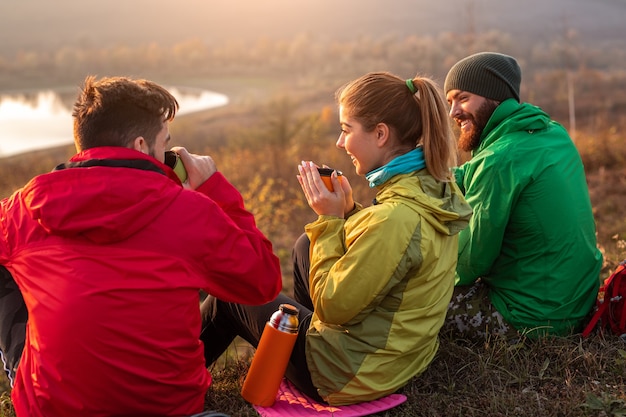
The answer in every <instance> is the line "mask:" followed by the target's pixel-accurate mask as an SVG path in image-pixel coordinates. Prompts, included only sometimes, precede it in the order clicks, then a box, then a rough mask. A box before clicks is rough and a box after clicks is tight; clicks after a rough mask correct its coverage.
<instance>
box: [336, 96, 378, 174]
mask: <svg viewBox="0 0 626 417" xmlns="http://www.w3.org/2000/svg"><path fill="white" fill-rule="evenodd" d="M339 123H340V125H341V134H340V135H339V139H337V147H338V148H339V149H343V150H345V151H346V153H347V154H348V156H349V157H350V159H352V163H353V164H354V166H355V168H356V173H357V174H358V175H361V176H364V175H365V174H367V173H368V172H370V171H373V170H375V169H376V168H380V167H381V166H383V165H384V163H383V162H382V160H383V153H382V151H381V149H380V147H379V146H378V144H377V138H378V136H377V133H376V130H373V131H372V132H366V131H365V129H364V128H363V125H362V124H361V123H359V122H358V121H357V120H356V119H354V118H352V117H350V116H349V113H348V111H347V109H346V108H345V107H344V106H339Z"/></svg>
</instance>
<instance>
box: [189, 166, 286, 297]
mask: <svg viewBox="0 0 626 417" xmlns="http://www.w3.org/2000/svg"><path fill="white" fill-rule="evenodd" d="M197 191H198V192H200V193H202V194H204V195H206V196H207V197H209V198H210V199H211V200H212V201H213V202H214V203H216V204H217V206H219V208H220V209H221V212H223V213H224V215H225V216H227V217H228V218H229V219H230V221H224V222H219V223H221V224H220V226H219V227H220V228H222V230H221V234H222V236H223V240H222V241H221V242H220V249H219V250H215V251H214V252H213V253H212V258H213V260H214V262H212V265H211V269H212V270H211V273H212V275H213V276H214V277H216V276H220V277H222V279H221V280H219V281H220V282H221V284H222V285H219V286H216V287H213V288H208V289H207V291H208V292H209V293H211V294H213V295H215V296H216V297H217V298H220V299H222V300H224V301H228V302H238V303H245V304H264V303H266V302H269V301H271V300H273V299H274V298H276V296H277V295H278V294H279V293H280V291H281V289H282V275H281V271H280V262H279V259H278V257H277V256H276V255H275V254H274V252H273V248H272V243H271V242H270V241H269V239H267V237H265V235H264V234H263V233H262V232H261V231H260V230H259V229H258V228H257V226H256V222H255V220H254V216H253V214H252V213H250V212H249V211H247V210H246V209H245V208H244V203H243V198H242V197H241V194H240V193H239V191H237V189H236V188H235V187H234V186H233V185H232V184H230V183H229V182H228V181H227V180H226V178H225V177H224V176H223V175H222V174H221V173H219V172H216V173H215V174H213V175H212V176H211V177H210V178H209V179H208V180H207V181H206V182H204V183H203V184H202V185H201V186H200V187H198V189H197ZM215 223H218V222H215ZM246 253H247V254H248V255H244V256H235V255H241V254H246ZM215 257H218V258H219V257H221V258H222V259H215ZM236 275H239V277H238V279H232V277H234V276H236ZM252 288H254V290H252Z"/></svg>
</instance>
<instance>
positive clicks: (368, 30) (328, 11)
mask: <svg viewBox="0 0 626 417" xmlns="http://www.w3.org/2000/svg"><path fill="white" fill-rule="evenodd" d="M624 17H626V0H523V1H518V0H445V1H437V0H387V1H382V0H263V1H256V0H254V1H253V0H89V1H85V0H54V1H50V0H2V1H1V2H0V52H2V51H3V50H4V51H6V50H7V49H10V48H17V47H21V46H23V45H24V46H28V47H34V46H41V45H46V44H57V45H58V44H71V43H77V42H81V43H83V44H99V43H101V42H108V43H114V44H118V43H127V44H132V43H145V42H149V41H157V42H176V41H179V40H184V39H190V38H192V37H197V38H200V39H203V40H215V41H221V40H224V39H229V38H230V39H232V38H236V39H254V38H259V37H279V38H290V37H292V36H294V35H295V34H297V33H302V32H308V33H311V34H316V35H319V36H327V37H329V38H343V39H345V38H357V37H359V36H372V37H376V36H382V35H384V34H398V35H403V36H404V35H407V34H417V35H423V34H434V33H439V32H442V31H455V32H465V31H467V30H469V29H470V28H471V27H474V28H475V29H476V30H477V31H483V30H490V29H498V30H504V31H507V32H510V33H512V34H514V35H516V36H528V37H543V38H545V37H546V36H553V35H554V34H558V33H563V32H564V29H565V27H566V26H568V27H570V28H573V29H575V30H576V31H577V32H579V33H580V34H581V37H582V38H583V40H584V38H591V37H595V38H603V39H604V38H605V39H610V38H614V39H624V38H626V25H625V24H624V23H623V19H624Z"/></svg>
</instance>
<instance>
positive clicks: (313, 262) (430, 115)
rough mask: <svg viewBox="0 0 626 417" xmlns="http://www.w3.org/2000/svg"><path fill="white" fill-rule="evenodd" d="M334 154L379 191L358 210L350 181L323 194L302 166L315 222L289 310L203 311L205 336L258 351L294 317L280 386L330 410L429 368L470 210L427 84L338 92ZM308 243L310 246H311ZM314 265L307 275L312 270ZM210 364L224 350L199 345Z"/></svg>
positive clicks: (377, 77)
mask: <svg viewBox="0 0 626 417" xmlns="http://www.w3.org/2000/svg"><path fill="white" fill-rule="evenodd" d="M337 101H338V104H339V111H340V124H341V134H340V136H339V139H338V140H337V143H336V145H337V147H338V148H339V149H342V150H344V151H345V152H346V153H347V154H348V156H349V157H350V158H351V159H352V162H353V164H354V165H355V169H356V173H357V174H358V175H360V176H364V177H365V178H366V179H367V180H368V181H369V183H370V186H371V187H376V188H377V190H378V192H377V195H376V199H375V202H374V204H373V205H372V206H370V207H367V208H364V207H363V206H361V205H359V204H356V203H355V202H354V200H353V198H352V189H351V187H350V184H349V182H348V181H347V179H346V178H345V177H342V178H341V180H339V179H338V177H337V173H336V172H334V173H333V174H332V175H331V182H332V184H333V189H334V191H329V190H328V189H327V188H326V186H325V185H324V183H323V181H322V179H321V177H320V175H319V173H318V170H317V165H316V164H314V163H313V162H310V161H308V162H304V161H303V162H302V163H301V164H300V165H299V167H298V169H299V175H298V180H299V182H300V185H301V187H302V189H303V191H304V194H305V197H306V199H307V202H308V203H309V205H310V206H311V208H312V209H313V210H314V211H315V212H316V213H317V214H318V219H317V220H316V221H314V222H313V223H310V224H308V225H306V227H305V232H306V235H304V236H303V237H301V239H300V240H299V241H298V243H297V244H296V248H295V249H294V264H295V272H294V276H295V283H294V288H295V290H294V293H295V298H296V300H291V299H289V298H288V297H286V296H284V295H281V296H279V297H278V298H277V299H276V300H275V301H273V302H271V303H269V304H266V305H264V306H259V307H251V306H242V305H236V304H229V303H223V302H221V301H218V300H216V299H215V298H213V297H209V298H208V299H207V301H206V302H205V303H204V305H203V311H204V313H205V328H204V331H203V334H207V335H213V336H214V335H215V334H216V329H219V331H220V332H221V334H222V335H223V336H224V337H223V341H222V343H221V346H223V348H224V349H225V348H226V346H228V344H229V343H230V341H231V340H232V339H233V338H234V337H235V336H237V335H239V336H242V337H243V338H245V339H246V340H247V341H248V342H250V343H251V344H253V345H254V346H256V345H257V344H258V341H259V339H260V336H261V331H262V329H263V326H264V325H265V322H266V321H267V320H268V318H269V316H270V315H271V313H272V312H273V311H275V310H276V309H277V307H278V305H279V304H281V303H289V304H293V305H295V306H296V307H298V309H299V312H300V314H299V318H300V332H299V335H298V339H297V341H296V346H295V348H294V352H293V354H292V355H291V359H290V362H289V365H288V368H287V373H286V376H287V378H289V379H290V380H291V381H292V382H293V383H294V384H295V385H296V386H297V387H298V388H299V389H300V390H302V391H303V392H304V393H306V394H308V395H309V396H311V397H313V398H315V399H318V400H323V401H325V402H327V403H329V404H332V405H342V404H353V403H358V402H363V401H369V400H374V399H377V398H380V397H383V396H385V395H388V394H390V393H392V392H394V391H396V390H397V389H398V388H400V387H402V386H403V385H405V384H406V383H407V382H408V381H409V380H410V379H411V378H413V377H414V376H416V375H419V374H420V373H422V372H423V371H424V370H425V369H426V367H427V366H428V365H429V364H430V362H431V361H432V359H433V357H434V355H435V353H436V351H437V348H438V346H439V342H438V332H439V329H440V328H441V326H442V324H443V322H444V319H445V316H446V310H447V307H448V303H449V302H450V298H451V295H452V289H453V286H454V276H455V268H456V264H457V251H458V233H459V231H460V230H462V229H463V228H465V227H466V226H467V224H468V220H469V218H470V216H471V208H470V207H469V205H468V204H467V203H466V202H465V200H464V198H463V196H462V194H461V193H460V191H459V189H458V188H457V186H456V185H455V183H454V181H451V178H450V167H452V166H454V164H455V155H456V154H455V148H454V146H455V145H454V140H453V138H452V135H451V130H450V125H449V121H448V118H447V109H446V105H445V102H444V100H443V98H442V96H441V93H440V91H439V90H438V88H437V86H436V84H435V83H434V82H433V81H431V80H430V79H428V78H424V77H419V76H418V77H416V78H413V79H410V80H406V81H405V80H403V79H401V78H398V77H397V76H395V75H392V74H389V73H370V74H366V75H364V76H363V77H360V78H358V79H356V80H354V81H352V82H351V83H348V84H347V85H346V86H344V87H342V88H341V89H340V90H338V92H337ZM309 242H310V244H309ZM309 262H310V264H309ZM206 345H207V348H206V355H205V356H206V360H207V364H210V363H212V362H213V361H214V360H215V359H217V357H218V356H219V354H221V350H219V349H216V346H220V343H219V342H217V343H216V341H215V339H214V338H213V339H212V340H211V343H210V344H209V343H206Z"/></svg>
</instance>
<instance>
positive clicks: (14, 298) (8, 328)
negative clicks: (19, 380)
mask: <svg viewBox="0 0 626 417" xmlns="http://www.w3.org/2000/svg"><path fill="white" fill-rule="evenodd" d="M27 320H28V310H27V309H26V304H25V303H24V299H23V298H22V293H21V292H20V290H19V288H18V286H17V284H16V283H15V281H14V280H13V276H12V275H11V273H10V272H9V271H7V269H6V268H5V267H4V266H0V357H1V359H2V362H3V366H4V371H5V372H6V375H7V377H8V378H9V382H10V384H11V386H13V381H14V379H15V371H16V370H17V365H18V364H19V363H20V358H21V357H22V351H23V350H24V341H25V339H26V321H27Z"/></svg>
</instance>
